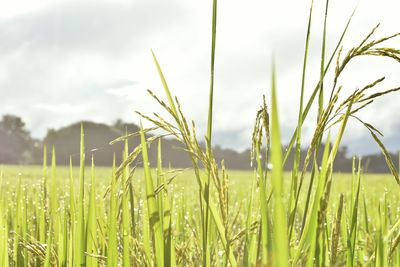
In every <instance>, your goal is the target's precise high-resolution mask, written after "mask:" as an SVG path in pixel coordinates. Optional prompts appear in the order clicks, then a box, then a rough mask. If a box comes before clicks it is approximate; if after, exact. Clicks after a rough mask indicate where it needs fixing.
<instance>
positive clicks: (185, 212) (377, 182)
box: [0, 166, 400, 266]
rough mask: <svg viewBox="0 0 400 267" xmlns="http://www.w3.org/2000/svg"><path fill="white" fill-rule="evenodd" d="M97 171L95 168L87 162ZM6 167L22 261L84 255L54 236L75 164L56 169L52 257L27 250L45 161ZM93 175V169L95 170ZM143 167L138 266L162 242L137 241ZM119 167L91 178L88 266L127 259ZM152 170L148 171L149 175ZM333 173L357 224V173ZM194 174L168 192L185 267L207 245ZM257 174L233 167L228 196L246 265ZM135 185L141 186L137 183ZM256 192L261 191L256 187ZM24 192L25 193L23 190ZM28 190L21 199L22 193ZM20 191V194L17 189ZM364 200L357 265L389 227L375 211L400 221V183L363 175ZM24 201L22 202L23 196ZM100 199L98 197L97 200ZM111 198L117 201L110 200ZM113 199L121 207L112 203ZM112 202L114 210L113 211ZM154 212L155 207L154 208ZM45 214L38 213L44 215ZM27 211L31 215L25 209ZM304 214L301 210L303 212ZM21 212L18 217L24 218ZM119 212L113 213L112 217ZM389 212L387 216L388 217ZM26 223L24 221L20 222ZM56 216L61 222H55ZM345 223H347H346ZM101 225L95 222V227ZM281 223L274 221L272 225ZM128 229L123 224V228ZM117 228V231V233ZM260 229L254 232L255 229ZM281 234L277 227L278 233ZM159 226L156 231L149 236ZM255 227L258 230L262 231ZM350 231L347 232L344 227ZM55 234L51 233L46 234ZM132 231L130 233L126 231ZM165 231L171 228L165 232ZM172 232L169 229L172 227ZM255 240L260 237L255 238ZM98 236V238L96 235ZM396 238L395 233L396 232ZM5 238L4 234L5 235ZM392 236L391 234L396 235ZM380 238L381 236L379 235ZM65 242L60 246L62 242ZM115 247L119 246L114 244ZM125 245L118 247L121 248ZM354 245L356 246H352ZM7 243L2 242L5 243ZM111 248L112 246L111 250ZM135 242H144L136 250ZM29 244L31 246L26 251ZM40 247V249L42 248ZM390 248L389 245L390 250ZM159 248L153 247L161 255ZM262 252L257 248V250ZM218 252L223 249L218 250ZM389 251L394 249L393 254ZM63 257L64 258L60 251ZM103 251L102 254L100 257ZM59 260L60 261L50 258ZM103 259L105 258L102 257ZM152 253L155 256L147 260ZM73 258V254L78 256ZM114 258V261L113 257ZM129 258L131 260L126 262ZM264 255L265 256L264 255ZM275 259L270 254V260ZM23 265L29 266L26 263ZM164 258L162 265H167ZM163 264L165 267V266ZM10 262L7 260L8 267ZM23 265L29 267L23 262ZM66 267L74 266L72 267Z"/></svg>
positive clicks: (9, 213)
mask: <svg viewBox="0 0 400 267" xmlns="http://www.w3.org/2000/svg"><path fill="white" fill-rule="evenodd" d="M87 168H88V169H90V167H87ZM0 169H1V172H2V177H3V178H2V185H1V186H2V189H1V190H2V195H1V198H0V203H1V205H0V209H1V210H2V216H1V220H0V223H2V229H3V230H4V229H5V228H3V227H5V225H7V226H8V228H9V229H10V230H11V229H15V227H17V225H19V224H20V223H21V221H22V218H20V217H19V216H23V218H24V220H25V218H27V219H26V221H24V225H25V228H24V227H22V229H20V230H19V231H20V232H19V235H20V237H19V242H20V244H19V245H17V246H16V248H17V249H16V250H17V251H20V252H21V253H22V254H23V255H24V257H27V258H24V259H21V260H22V261H26V262H40V261H43V262H46V261H55V260H57V261H58V262H59V264H60V265H61V263H62V262H64V264H67V263H68V262H69V259H70V258H71V256H70V255H69V253H73V256H76V255H79V251H77V250H75V249H72V250H68V248H69V247H70V246H71V245H72V242H73V241H72V240H73V239H70V238H64V239H63V240H64V241H63V246H64V248H65V249H64V250H63V251H64V254H62V255H63V258H61V257H60V255H59V253H57V251H60V249H59V246H60V243H59V242H55V240H59V238H61V237H62V236H64V232H63V230H61V232H60V234H56V233H55V232H54V231H55V230H54V229H55V225H56V224H57V223H59V222H61V225H60V227H63V225H64V226H65V224H63V220H62V219H59V218H67V219H68V220H67V226H68V225H70V224H69V223H68V221H69V216H70V214H69V213H70V212H71V210H70V204H68V203H70V197H69V192H70V190H69V189H70V188H69V187H70V186H69V179H70V169H69V168H66V167H57V172H56V185H55V186H56V190H55V193H56V196H57V203H60V206H61V208H60V209H59V210H58V211H57V215H55V216H56V218H55V219H54V220H53V219H50V216H53V215H51V210H47V211H45V214H46V221H47V223H46V225H47V227H48V228H46V229H53V232H52V233H53V234H51V235H48V236H47V237H46V242H45V243H49V242H51V244H52V246H53V252H52V253H53V254H51V255H50V254H49V253H50V251H49V250H48V249H46V250H44V251H42V254H41V253H39V252H37V251H36V250H34V249H26V248H27V247H28V248H29V247H33V248H34V247H35V246H37V247H38V246H39V244H40V243H39V242H38V240H39V239H40V235H41V233H40V227H38V225H39V224H40V216H39V214H40V210H38V206H39V207H40V205H41V201H39V203H38V202H37V201H38V200H40V199H41V194H42V181H43V168H42V167H40V166H2V167H1V168H0ZM170 171H171V170H164V172H163V173H164V175H165V177H164V179H166V180H168V179H169V178H170V177H172V176H175V173H174V172H171V173H169V172H170ZM79 172H80V171H79V168H73V169H72V176H73V177H78V176H79ZM89 173H90V172H89ZM143 173H144V172H143V169H137V170H136V171H135V175H134V176H133V177H132V183H133V185H134V186H133V188H134V193H133V196H134V200H135V203H138V206H137V208H135V211H134V214H135V215H136V220H137V221H136V224H137V226H138V227H137V228H136V230H135V232H130V234H129V237H130V238H129V240H130V241H131V242H138V244H136V245H131V246H130V248H129V255H130V256H129V260H130V261H132V264H133V263H134V262H135V261H136V260H137V258H136V257H135V255H136V254H137V253H139V254H141V257H142V258H141V259H142V262H140V263H139V262H136V263H137V264H138V265H140V264H142V263H143V262H148V263H151V262H153V260H154V261H155V260H156V258H152V257H155V256H154V254H153V253H152V251H153V246H154V245H155V244H154V243H153V242H155V240H150V241H149V242H150V248H149V249H150V252H149V253H150V255H146V253H144V251H143V250H144V249H145V248H144V240H141V239H138V237H139V238H144V236H145V235H144V230H142V229H143V228H142V227H141V225H143V224H145V223H146V221H144V220H143V217H144V216H143V213H144V212H145V210H144V209H145V207H144V203H143V199H144V197H145V194H146V192H145V191H146V190H145V189H144V187H143V186H140V185H142V184H144V182H145V175H143ZM111 174H112V168H104V167H96V168H95V172H94V176H93V178H94V181H89V179H88V181H86V182H85V191H86V192H85V193H87V194H86V195H87V197H86V200H87V204H86V207H85V213H86V214H87V215H86V216H87V228H86V229H87V233H88V238H87V239H86V243H85V245H89V244H90V246H88V248H91V246H92V245H95V247H96V248H97V250H96V253H97V254H96V253H93V251H92V253H90V255H92V256H89V254H84V255H85V257H86V264H88V266H95V264H97V263H99V264H100V265H101V264H102V263H104V262H105V261H106V260H105V259H106V257H107V256H109V255H110V256H112V257H113V261H119V262H122V259H123V250H121V249H119V247H120V245H121V244H122V243H123V242H122V240H121V239H120V238H115V236H119V237H121V236H122V234H123V232H122V231H123V230H122V218H121V217H120V216H118V215H117V216H116V215H115V213H116V212H117V211H116V210H115V207H116V204H115V202H116V201H117V202H119V203H120V201H122V199H120V198H118V197H113V200H111V199H110V200H109V198H111V196H115V195H113V194H115V191H116V189H115V186H116V182H114V183H113V184H114V187H113V188H112V189H111V191H110V192H111V193H110V195H109V196H108V197H106V198H105V199H104V200H102V199H103V197H104V194H105V192H106V191H107V190H108V188H109V185H110V180H111V178H112V176H111ZM147 175H149V174H147ZM151 176H154V177H156V176H157V170H156V169H151ZM284 177H285V178H284V179H283V181H285V183H284V185H283V187H284V188H289V186H290V177H291V173H285V174H284ZM309 177H310V175H309V174H308V175H307V178H306V179H309ZM333 177H334V179H335V185H334V186H333V187H332V192H331V194H332V196H339V195H340V193H343V194H344V195H345V200H344V203H345V204H344V205H345V208H344V210H345V211H344V215H343V218H342V219H343V221H344V222H343V223H342V224H343V226H344V227H350V224H349V225H347V224H348V223H350V222H351V220H352V218H353V216H354V215H352V210H354V209H353V208H352V207H353V206H354V205H355V204H354V203H352V199H353V198H354V197H352V194H353V190H351V188H352V186H353V178H352V174H339V173H334V174H333ZM194 179H195V177H194V175H193V173H192V172H191V171H190V170H187V171H183V172H181V173H179V174H178V175H177V176H176V177H175V178H174V180H173V181H172V182H171V183H170V184H169V185H168V191H169V194H168V196H169V197H170V198H169V201H170V203H172V206H171V211H172V216H171V228H172V229H173V233H172V235H173V241H174V243H175V248H176V262H180V263H181V265H182V266H185V265H191V264H195V263H196V262H201V254H200V249H201V244H200V243H199V242H198V240H197V241H196V240H195V238H199V236H200V234H201V233H200V231H201V228H200V225H199V221H198V202H197V200H198V199H197V196H196V195H195V194H193V192H195V191H196V190H197V185H196V184H195V183H193V181H194ZM253 181H254V174H253V173H252V172H250V171H231V172H230V179H229V190H230V191H229V193H230V199H231V200H232V201H231V202H230V203H229V210H230V213H232V214H233V215H235V216H236V214H238V215H237V217H238V218H237V219H236V221H235V224H234V225H232V230H231V231H232V235H239V237H238V239H237V240H235V241H234V242H233V245H232V247H233V248H234V255H235V257H236V259H237V261H238V262H243V260H244V259H243V258H242V257H243V255H244V254H242V251H243V249H244V242H243V240H244V239H245V237H246V236H245V235H242V234H241V232H242V231H243V230H245V229H246V225H248V223H247V219H248V215H247V211H248V203H249V200H250V192H249V191H250V190H251V188H252V184H253V183H254V182H253ZM92 182H94V184H95V187H92V186H91V184H92ZM135 185H136V186H135ZM74 186H75V187H76V188H77V187H78V181H77V179H76V183H75V185H74ZM92 188H95V191H91V189H92ZM255 190H257V189H255ZM17 192H19V193H17ZM21 192H24V193H22V196H21ZM93 192H95V194H96V195H95V196H94V195H91V194H90V193H93ZM16 193H17V194H16ZM287 193H288V192H286V194H285V195H283V198H284V201H283V203H288V200H289V199H288V194H287ZM359 195H360V197H359V201H360V202H361V201H362V199H363V197H364V196H367V198H366V205H367V210H364V209H365V207H364V206H363V205H358V206H359V207H358V215H357V218H358V221H357V225H358V234H357V235H356V236H355V238H357V240H358V241H357V245H356V246H355V249H354V250H355V253H356V254H357V255H356V257H355V261H354V262H355V263H356V262H361V263H362V264H364V263H365V261H364V258H365V256H368V259H369V257H370V256H371V255H373V254H374V251H375V248H374V246H373V244H374V240H376V239H377V238H379V236H380V232H379V231H380V230H379V229H381V228H382V227H383V225H382V222H379V221H378V220H375V219H373V218H376V217H375V216H378V215H379V213H382V212H383V210H386V211H385V212H386V214H390V215H388V217H383V219H384V227H385V229H386V230H388V229H391V227H392V226H393V225H394V224H395V223H396V222H397V221H398V220H399V219H400V217H399V213H398V212H397V207H399V206H400V196H399V195H398V194H397V185H396V182H395V181H394V179H393V177H391V176H390V175H384V174H364V175H362V176H361V189H360V193H359ZM253 197H254V199H253V205H252V206H253V209H252V213H251V214H250V216H251V218H253V221H257V220H258V219H260V217H259V216H260V214H259V213H258V209H257V208H256V206H257V203H259V200H260V198H259V194H254V196H253ZM18 199H20V200H19V201H18ZM93 199H95V200H96V201H93ZM338 199H339V198H334V201H332V202H331V203H330V204H329V205H330V208H329V210H330V211H331V212H329V213H328V214H327V225H328V228H329V230H331V228H330V226H331V225H333V222H334V220H335V217H336V210H337V207H338V205H339V203H338V201H337V200H338ZM305 200H306V199H305V198H303V199H300V200H299V201H300V204H299V207H302V206H303V204H304V202H305ZM110 202H111V203H110ZM18 203H24V204H25V205H26V210H25V211H24V212H23V213H22V214H20V213H19V212H18V211H16V210H15V208H16V205H18ZM113 203H114V204H113ZM111 207H113V210H112V209H111ZM147 209H148V207H147ZM90 210H92V211H93V210H94V211H95V212H96V213H97V214H96V215H97V216H96V220H95V221H94V222H95V223H94V222H92V223H91V215H90V213H89V211H90ZM38 211H39V212H38ZM25 212H26V213H25ZM300 212H301V210H300ZM16 213H17V214H16ZM364 213H368V221H365V217H364V215H363V214H364ZM18 214H19V215H18ZM112 214H114V215H112ZM381 215H382V214H381ZM110 216H113V217H114V216H116V217H115V218H119V219H115V220H113V219H112V218H113V217H110ZM269 219H273V215H272V216H270V217H269ZM17 220H21V221H17ZM53 221H54V222H53ZM346 221H347V222H348V223H346ZM5 222H8V224H5ZM93 223H94V224H93ZM113 223H115V225H114V226H113V228H112V229H109V228H108V227H111V226H112V225H113ZM273 223H274V222H271V224H273ZM366 225H368V229H369V230H368V231H367V230H366ZM120 226H121V227H120ZM93 228H95V229H97V232H98V235H97V236H96V237H95V240H92V239H91V238H90V235H89V233H91V232H92V230H90V229H93ZM212 229H213V228H211V234H210V236H209V237H210V238H211V240H215V239H216V238H217V236H216V235H217V232H216V231H215V229H214V230H212ZM71 231H73V230H72V229H71V228H70V227H67V229H66V232H65V236H69V235H70V234H71ZM113 231H114V234H112V232H113ZM253 231H255V230H254V229H253ZM272 231H276V230H272ZM152 232H153V231H152V230H150V233H152ZM256 232H257V231H255V232H254V233H256ZM344 232H346V230H344ZM47 233H48V231H47ZM124 233H125V232H124ZM164 233H166V232H165V231H164ZM167 233H168V232H167ZM6 234H9V241H10V242H11V243H9V244H12V240H13V238H15V235H14V234H13V232H12V231H5V230H4V231H3V232H0V235H6ZM298 234H299V233H298V232H295V235H298ZM396 234H397V230H395V231H394V233H393V235H396ZM113 235H114V238H113V239H112V236H113ZM251 236H253V237H255V238H257V234H256V235H251ZM92 237H93V236H92ZM392 238H394V236H393V237H392ZM1 240H4V239H1ZM390 240H391V238H390ZM377 241H378V240H377ZM339 242H340V243H339V248H340V249H338V250H339V251H341V252H339V255H338V256H337V257H338V258H339V259H341V260H342V261H343V260H345V259H346V257H347V256H346V253H345V252H344V251H343V249H344V248H346V247H347V241H346V240H344V236H341V237H340V238H339ZM57 244H58V245H57ZM113 244H114V245H113ZM115 244H119V245H117V246H116V245H115ZM353 244H354V243H353ZM1 245H2V246H1ZM110 246H111V247H110ZM135 246H138V247H137V248H136V247H135ZM0 247H2V249H3V250H2V251H4V241H3V243H0ZM25 249H26V250H25ZM36 249H37V250H38V248H36ZM388 249H389V248H388ZM8 251H9V255H10V259H8V258H7V257H4V254H1V253H0V256H1V257H0V259H2V262H3V263H5V262H6V261H5V260H9V261H10V262H12V259H13V257H11V256H12V255H13V253H15V252H17V251H15V250H14V251H13V247H12V246H8ZM156 251H157V250H154V252H155V253H157V252H156ZM220 251H223V246H222V244H219V242H217V243H216V244H215V247H212V248H211V252H212V253H211V255H212V258H211V263H212V265H219V264H222V263H223V260H222V258H223V257H220V256H219V255H221V253H220ZM255 251H256V250H255ZM218 253H219V254H218ZM274 253H275V254H276V253H277V252H276V251H275V252H274V251H272V254H271V255H270V257H273V255H274ZM387 253H388V252H387ZM399 254H400V252H398V251H397V250H396V252H395V255H396V257H395V259H400V255H399ZM55 255H57V258H56V256H55ZM95 255H96V257H94V256H95ZM51 257H53V258H51ZM103 257H104V259H103ZM146 257H150V258H149V259H146ZM72 258H74V257H72ZM107 260H111V259H108V258H107ZM124 260H125V259H124ZM252 260H253V261H254V260H255V258H254V257H250V262H251V261H252ZM260 260H261V258H260ZM270 260H271V259H270ZM300 260H306V258H303V259H300ZM396 262H398V261H396ZM21 264H22V263H21ZM160 264H161V263H159V265H160ZM159 265H158V266H159ZM2 266H5V265H2ZM21 266H24V265H21ZM65 266H67V265H65Z"/></svg>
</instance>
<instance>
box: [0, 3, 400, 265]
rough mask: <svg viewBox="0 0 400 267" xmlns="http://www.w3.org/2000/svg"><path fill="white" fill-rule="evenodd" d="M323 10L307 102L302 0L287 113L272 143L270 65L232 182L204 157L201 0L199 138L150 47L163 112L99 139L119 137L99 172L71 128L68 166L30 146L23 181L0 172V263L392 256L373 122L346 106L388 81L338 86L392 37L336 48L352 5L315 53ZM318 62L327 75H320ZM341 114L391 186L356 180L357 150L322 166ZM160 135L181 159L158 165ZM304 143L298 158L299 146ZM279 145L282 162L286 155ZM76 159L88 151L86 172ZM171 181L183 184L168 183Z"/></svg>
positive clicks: (397, 238)
mask: <svg viewBox="0 0 400 267" xmlns="http://www.w3.org/2000/svg"><path fill="white" fill-rule="evenodd" d="M328 11H329V2H328V0H327V1H326V9H325V14H324V15H325V16H324V27H323V32H322V36H323V38H322V45H321V60H320V69H319V73H318V76H319V79H318V81H316V85H315V87H314V90H313V93H312V94H311V96H310V98H309V99H308V100H307V99H305V95H304V91H305V89H306V88H305V84H306V83H305V79H306V75H307V65H308V63H307V62H308V61H307V59H308V53H309V42H310V30H311V28H312V27H313V24H312V21H313V20H312V18H313V2H312V3H311V7H310V14H309V20H308V26H307V34H306V41H305V51H304V61H303V66H302V82H301V85H300V88H299V89H300V92H301V94H300V99H299V112H298V120H297V124H296V125H294V126H295V127H296V130H295V132H294V133H293V137H292V139H291V141H290V143H289V145H288V147H287V149H286V150H283V149H282V143H281V131H280V122H279V112H278V99H279V97H278V93H279V90H278V89H277V88H279V84H277V79H276V77H277V75H278V74H277V73H276V71H275V63H274V62H273V63H272V64H271V65H272V73H271V85H270V89H271V94H270V97H265V96H264V97H263V96H261V97H260V99H261V101H260V104H261V107H260V109H259V110H258V111H257V112H256V113H255V114H256V116H255V123H254V129H253V134H252V136H249V138H251V139H252V144H253V145H252V153H251V155H249V157H250V160H251V166H252V168H253V172H248V173H239V175H240V176H241V177H240V179H241V180H238V178H236V179H232V176H235V175H236V174H235V172H231V171H229V170H226V169H225V164H224V162H223V161H222V162H217V160H216V159H215V157H214V154H213V148H212V136H213V135H212V132H213V131H212V129H213V127H212V126H213V100H214V99H213V97H214V60H215V57H216V54H215V47H216V45H217V43H216V34H217V1H216V0H214V1H213V10H212V31H211V32H212V34H211V61H210V89H209V101H208V102H209V104H208V106H209V109H208V117H207V121H208V124H207V132H206V133H205V138H204V140H203V139H202V138H199V134H198V133H197V130H196V123H195V122H194V121H190V120H189V119H188V118H187V117H186V116H185V113H184V111H183V105H181V103H180V102H179V100H178V98H177V97H175V96H174V95H173V93H172V91H171V89H170V88H169V86H168V83H167V78H166V77H165V76H164V74H163V71H162V68H161V64H160V63H159V61H158V59H157V57H156V55H155V53H154V52H153V51H152V56H153V59H154V63H155V67H156V70H157V72H158V75H159V78H160V80H161V83H162V86H163V88H164V92H165V95H166V100H165V101H164V100H162V98H161V97H159V96H157V95H155V94H154V93H153V92H152V91H150V90H149V94H150V97H152V98H154V100H155V101H156V103H157V104H158V105H160V106H161V107H162V108H163V109H165V111H166V112H167V114H168V117H162V116H161V115H159V114H152V115H146V114H142V113H141V112H137V113H138V114H139V115H140V117H141V118H142V120H146V121H149V122H151V123H152V124H153V127H152V128H143V126H141V129H140V131H139V132H138V133H126V135H125V136H122V137H121V138H118V139H117V140H114V141H113V142H124V144H125V149H124V153H123V162H122V163H121V164H120V166H118V167H117V166H116V162H115V155H114V162H113V168H112V169H109V170H106V171H107V173H105V172H106V171H105V170H102V171H99V169H98V168H96V166H95V161H96V159H95V155H86V154H87V151H86V150H85V137H84V125H82V128H81V140H80V155H79V162H80V163H79V168H74V167H73V164H72V159H71V164H70V167H69V168H67V169H65V168H60V167H57V157H56V149H54V148H53V150H52V153H51V166H50V168H49V169H48V166H47V157H48V155H47V150H46V148H44V155H43V162H44V164H43V167H42V170H41V174H39V176H40V178H38V179H30V180H28V179H26V178H24V177H23V175H22V174H21V175H18V177H17V178H18V179H17V180H18V181H17V182H13V181H12V178H15V177H11V175H10V174H9V173H7V172H5V173H3V172H1V173H0V188H1V192H2V194H1V196H0V266H158V267H160V266H400V249H399V248H398V246H399V244H400V234H399V229H400V215H399V207H400V206H399V205H400V197H399V195H398V194H397V192H396V191H397V190H398V189H397V186H398V185H399V184H400V180H399V175H398V171H397V168H396V166H395V165H396V164H395V163H394V162H393V160H392V159H391V157H390V154H389V153H388V152H387V149H386V148H385V146H384V144H383V143H382V141H381V139H380V136H381V133H380V132H379V130H377V129H376V128H375V127H374V126H373V125H371V124H370V123H368V122H364V121H362V120H361V119H360V117H359V116H358V114H359V113H361V112H362V111H363V110H364V109H366V108H368V107H369V105H370V104H371V103H372V102H373V101H374V100H375V99H377V98H379V97H381V96H384V95H386V94H390V93H395V92H397V91H399V90H400V87H397V88H388V89H385V90H380V91H379V90H377V89H376V88H377V85H380V84H381V83H382V82H383V81H384V77H378V78H376V79H375V80H372V81H367V82H366V83H365V86H363V87H362V88H356V89H354V90H352V91H351V92H350V93H349V94H347V95H345V94H344V90H343V86H342V85H341V83H342V81H341V77H342V74H343V73H344V72H346V71H350V70H348V69H349V68H350V67H349V63H350V62H352V61H354V60H357V58H359V57H364V56H375V57H379V58H380V59H382V60H386V59H389V60H396V61H398V62H400V50H399V49H397V48H392V47H387V46H386V44H387V42H388V41H389V40H391V39H394V38H396V37H398V36H399V35H400V34H393V35H391V36H388V37H384V38H375V35H376V32H377V31H378V28H379V27H378V26H379V25H378V26H376V27H374V28H373V29H372V30H371V31H370V32H369V33H368V34H367V35H366V36H365V38H364V39H363V40H361V42H360V43H359V44H357V45H355V46H354V47H353V48H351V49H350V50H349V51H347V52H345V51H343V48H342V41H343V39H344V38H345V35H346V33H347V30H348V27H349V25H350V23H351V20H352V17H353V15H352V16H351V17H350V18H349V20H348V23H347V25H346V26H345V28H344V29H343V32H342V35H341V37H340V38H339V40H338V41H337V44H336V46H335V49H334V51H333V52H332V54H331V55H328V56H327V53H326V49H325V48H326V42H327V40H326V34H327V16H328V14H329V12H328ZM353 14H354V13H353ZM330 71H332V73H333V76H334V79H333V82H332V83H331V84H330V83H328V82H327V81H326V80H325V76H326V75H327V73H328V72H330ZM346 91H348V90H346ZM317 96H318V97H317ZM326 96H329V97H328V98H326ZM326 100H327V101H326ZM314 105H316V106H317V110H318V114H317V117H316V118H317V119H316V121H315V129H314V133H313V135H312V139H311V140H304V138H303V136H302V125H303V123H304V121H305V120H306V119H307V117H308V115H309V111H310V110H311V107H312V106H314ZM349 120H355V121H357V122H359V123H361V124H362V125H363V126H365V128H366V131H368V132H369V133H370V134H371V138H372V139H373V140H375V141H376V143H377V146H378V147H379V148H380V149H381V151H382V153H383V155H384V156H385V159H386V162H387V165H388V170H389V171H390V174H391V176H393V177H392V178H391V180H390V182H387V183H388V184H390V185H391V186H392V187H394V188H392V190H391V191H388V192H386V191H384V190H382V191H380V192H379V193H378V194H377V193H374V192H373V191H371V189H369V188H368V185H369V184H371V181H369V180H368V179H372V178H370V176H369V175H368V174H365V173H364V172H363V169H362V161H361V160H360V159H354V160H353V172H352V173H351V174H345V175H343V174H342V175H339V174H337V173H335V172H334V170H335V164H334V163H335V157H336V155H337V153H338V149H339V147H340V144H341V142H342V139H343V136H344V135H345V133H346V129H347V125H348V121H349ZM155 130H157V132H156V133H154V134H153V135H151V136H150V135H148V134H149V133H151V132H154V131H155ZM160 132H161V133H160ZM165 136H169V137H171V138H175V139H176V140H177V141H179V142H180V143H181V144H182V146H183V148H184V150H185V151H186V152H187V154H188V155H189V157H190V159H191V162H192V168H191V169H190V170H176V169H163V168H162V166H163V165H162V160H163V157H162V138H163V137H165ZM130 138H140V144H139V145H138V146H137V147H130V145H129V139H130ZM307 141H309V142H307ZM202 143H204V144H205V146H203V145H202ZM307 143H309V145H308V147H307V155H306V157H305V158H304V159H302V158H301V157H300V148H301V146H304V144H307ZM151 145H157V151H158V152H157V163H156V165H155V166H152V165H151V163H150V160H149V151H148V147H149V146H151ZM293 149H294V150H293ZM291 153H293V155H294V157H293V162H288V159H289V155H290V154H291ZM319 155H322V157H319ZM86 156H91V157H92V164H91V167H90V172H89V175H88V174H87V172H86V169H87V168H88V167H86V166H85V158H86ZM286 164H292V165H291V166H292V171H291V173H289V174H287V173H284V172H283V167H284V166H285V165H286ZM60 172H62V174H60ZM99 173H100V174H99ZM99 176H102V178H100V177H99ZM343 176H345V177H346V179H344V178H343ZM177 177H178V178H177ZM179 177H180V178H181V179H180V180H179ZM183 178H184V179H183ZM385 179H386V180H385V181H387V178H385ZM182 181H185V183H184V184H185V185H186V186H187V185H189V188H190V189H187V188H186V189H184V188H182V187H180V185H182ZM237 181H239V184H238V183H236V182H237ZM180 183H181V184H180ZM193 184H194V185H193ZM343 185H344V187H343ZM348 185H350V186H348ZM341 186H342V188H341ZM395 186H396V187H395ZM393 191H394V192H393ZM193 192H195V194H193Z"/></svg>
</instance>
